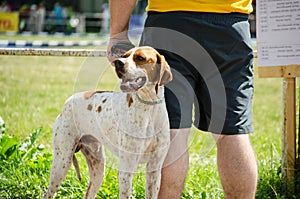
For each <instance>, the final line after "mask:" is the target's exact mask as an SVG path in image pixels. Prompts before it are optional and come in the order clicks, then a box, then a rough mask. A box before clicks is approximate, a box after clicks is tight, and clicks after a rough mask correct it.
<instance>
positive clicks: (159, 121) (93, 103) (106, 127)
mask: <svg viewBox="0 0 300 199" xmlns="http://www.w3.org/2000/svg"><path fill="white" fill-rule="evenodd" d="M78 97H79V98H78V100H75V101H74V107H75V109H74V121H75V123H76V126H77V128H79V129H80V132H82V133H84V134H93V135H95V136H96V137H97V138H98V139H99V140H101V141H102V142H105V143H111V145H112V146H119V147H120V146H125V147H126V148H127V149H126V150H130V151H132V150H137V148H136V146H137V145H143V144H144V145H148V146H149V145H151V144H153V143H154V142H161V141H162V142H164V140H165V139H168V138H167V135H166V134H167V132H168V128H169V127H168V125H166V124H168V118H167V112H166V109H165V106H164V105H163V104H157V105H146V104H142V103H140V102H137V101H128V99H127V96H126V94H124V93H114V92H112V93H97V94H95V95H93V96H92V97H90V98H89V99H84V98H83V97H82V96H81V97H80V96H78ZM157 136H159V140H157ZM154 144H157V143H154ZM128 147H129V148H130V147H132V150H131V149H128Z"/></svg>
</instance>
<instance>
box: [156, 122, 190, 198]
mask: <svg viewBox="0 0 300 199" xmlns="http://www.w3.org/2000/svg"><path fill="white" fill-rule="evenodd" d="M189 132H190V129H189V128H185V129H171V144H170V148H169V152H168V154H167V157H166V159H165V162H164V166H163V169H162V179H161V186H160V191H159V196H158V198H159V199H170V198H172V199H179V198H180V197H181V194H182V190H183V187H184V182H185V177H186V173H187V170H188V165H189V154H188V135H189Z"/></svg>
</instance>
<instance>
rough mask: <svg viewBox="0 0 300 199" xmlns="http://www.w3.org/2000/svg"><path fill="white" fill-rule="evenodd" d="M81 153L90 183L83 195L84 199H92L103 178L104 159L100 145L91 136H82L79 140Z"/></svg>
mask: <svg viewBox="0 0 300 199" xmlns="http://www.w3.org/2000/svg"><path fill="white" fill-rule="evenodd" d="M80 142H81V144H82V147H81V152H82V153H83V155H84V156H85V158H86V162H87V164H88V167H89V174H90V182H89V186H88V189H87V191H86V193H85V196H84V198H85V199H94V198H95V196H96V194H97V192H98V190H99V189H100V186H101V184H102V181H103V178H104V164H105V157H104V152H103V147H102V145H101V143H100V142H99V141H98V140H97V139H96V138H95V137H93V136H91V135H84V136H82V138H81V139H80Z"/></svg>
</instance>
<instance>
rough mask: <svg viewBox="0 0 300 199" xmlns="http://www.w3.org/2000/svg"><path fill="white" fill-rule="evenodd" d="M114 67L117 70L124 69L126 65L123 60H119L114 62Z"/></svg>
mask: <svg viewBox="0 0 300 199" xmlns="http://www.w3.org/2000/svg"><path fill="white" fill-rule="evenodd" d="M114 65H115V67H116V69H121V68H123V67H124V65H125V63H124V62H123V61H122V60H119V59H117V60H115V61H114Z"/></svg>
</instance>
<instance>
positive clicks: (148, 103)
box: [135, 93, 164, 105]
mask: <svg viewBox="0 0 300 199" xmlns="http://www.w3.org/2000/svg"><path fill="white" fill-rule="evenodd" d="M135 96H136V98H137V99H138V101H140V102H141V103H143V104H146V105H156V104H161V103H162V102H163V100H164V99H160V100H157V101H146V100H143V99H142V98H140V96H139V95H138V94H137V93H135Z"/></svg>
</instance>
